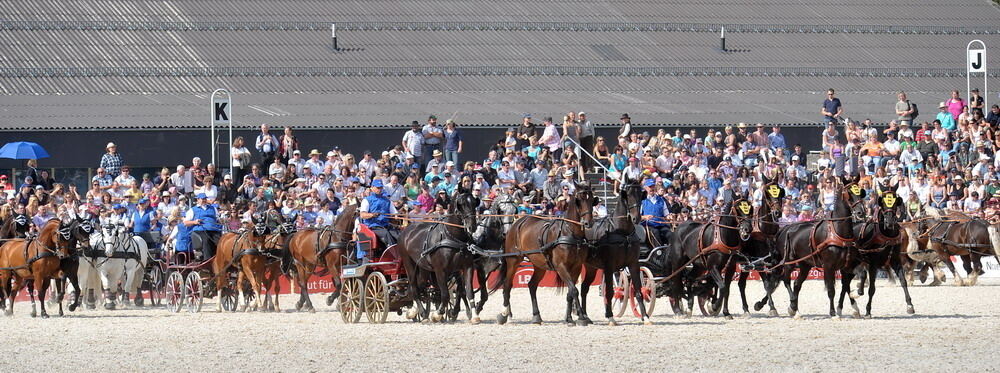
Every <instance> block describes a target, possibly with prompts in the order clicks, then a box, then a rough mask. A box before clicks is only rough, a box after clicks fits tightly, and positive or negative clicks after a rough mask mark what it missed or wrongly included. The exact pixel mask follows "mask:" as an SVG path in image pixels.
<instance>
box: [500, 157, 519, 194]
mask: <svg viewBox="0 0 1000 373" xmlns="http://www.w3.org/2000/svg"><path fill="white" fill-rule="evenodd" d="M516 181H517V180H516V178H515V177H514V171H513V170H511V169H510V163H508V162H507V161H503V162H502V163H501V164H500V170H498V171H497V184H498V185H500V187H501V188H505V189H506V188H510V187H511V186H513V185H514V183H515V182H516Z"/></svg>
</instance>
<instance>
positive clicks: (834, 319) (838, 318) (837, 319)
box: [830, 315, 840, 321]
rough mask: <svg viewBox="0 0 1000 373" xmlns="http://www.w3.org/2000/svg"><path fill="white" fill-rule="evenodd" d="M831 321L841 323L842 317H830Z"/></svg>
mask: <svg viewBox="0 0 1000 373" xmlns="http://www.w3.org/2000/svg"><path fill="white" fill-rule="evenodd" d="M830 320H833V321H840V316H837V315H834V316H830Z"/></svg>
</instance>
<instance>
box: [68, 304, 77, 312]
mask: <svg viewBox="0 0 1000 373" xmlns="http://www.w3.org/2000/svg"><path fill="white" fill-rule="evenodd" d="M73 311H76V305H75V304H71V305H69V312H73Z"/></svg>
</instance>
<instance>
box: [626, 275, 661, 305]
mask: <svg viewBox="0 0 1000 373" xmlns="http://www.w3.org/2000/svg"><path fill="white" fill-rule="evenodd" d="M639 283H640V284H642V288H641V289H639V292H640V294H641V296H642V303H643V305H644V306H645V307H646V315H647V316H648V315H652V314H653V307H655V306H656V280H654V279H653V271H650V270H649V268H646V267H639ZM631 284H632V283H631V282H629V285H630V286H629V288H630V289H631ZM628 299H629V304H630V305H632V314H633V315H635V317H642V314H641V313H639V307H638V304H637V303H636V302H635V297H633V296H632V292H631V291H630V292H629V293H628Z"/></svg>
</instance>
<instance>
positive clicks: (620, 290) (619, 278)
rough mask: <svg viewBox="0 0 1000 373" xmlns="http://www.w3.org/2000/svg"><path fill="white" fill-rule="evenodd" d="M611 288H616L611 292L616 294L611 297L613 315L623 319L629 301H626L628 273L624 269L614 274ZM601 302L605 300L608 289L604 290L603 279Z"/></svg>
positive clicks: (602, 281) (602, 283) (602, 280)
mask: <svg viewBox="0 0 1000 373" xmlns="http://www.w3.org/2000/svg"><path fill="white" fill-rule="evenodd" d="M611 286H613V287H614V288H613V289H611V291H613V292H614V294H613V295H612V296H611V314H613V315H615V317H622V315H624V314H625V305H627V304H628V301H627V300H626V299H625V289H627V288H628V271H627V270H625V269H623V270H621V271H618V273H615V274H614V278H613V279H612V280H611ZM600 289H601V300H602V301H603V300H604V299H606V298H604V294H605V291H607V289H605V288H604V279H603V278H602V279H601V288H600Z"/></svg>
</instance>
